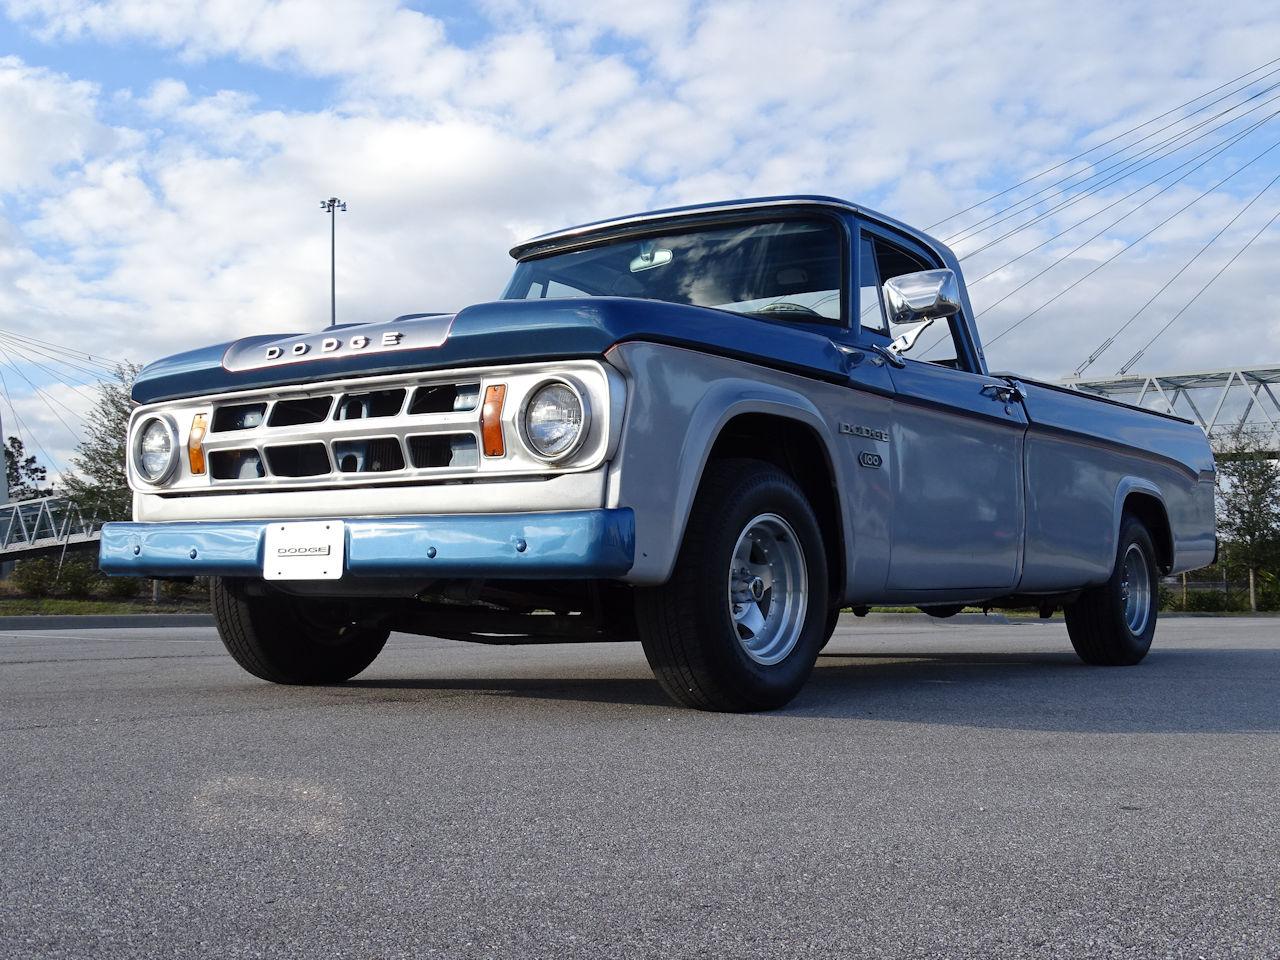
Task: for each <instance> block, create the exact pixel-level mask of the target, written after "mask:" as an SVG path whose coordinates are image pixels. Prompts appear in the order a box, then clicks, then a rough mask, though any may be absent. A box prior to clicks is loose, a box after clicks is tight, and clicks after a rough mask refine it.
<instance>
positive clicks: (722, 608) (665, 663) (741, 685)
mask: <svg viewBox="0 0 1280 960" xmlns="http://www.w3.org/2000/svg"><path fill="white" fill-rule="evenodd" d="M764 515H772V516H776V517H778V518H781V519H782V520H784V521H785V522H786V524H787V525H788V526H789V527H790V530H791V532H793V533H794V542H795V545H796V547H797V548H798V551H797V552H798V554H799V556H802V557H803V562H804V568H805V569H804V574H805V579H806V586H807V589H806V590H805V591H804V595H805V597H806V602H805V604H804V608H803V615H801V613H800V611H795V623H797V624H798V625H799V626H798V636H797V637H796V639H795V643H794V646H793V647H791V648H790V651H789V652H788V653H786V654H785V656H784V657H783V658H782V659H781V660H779V661H778V662H776V663H772V664H763V663H759V662H757V661H756V660H754V659H753V658H752V657H751V656H750V655H748V653H747V651H746V649H745V647H744V642H743V641H740V640H739V629H738V626H737V625H736V624H735V622H734V618H733V614H732V613H731V612H730V609H729V602H728V576H729V571H730V566H731V561H733V558H734V552H735V548H736V546H737V545H738V540H739V537H740V535H742V534H743V533H744V531H745V528H746V527H747V525H748V524H749V523H750V522H751V521H752V520H753V519H756V518H759V517H761V516H764ZM786 539H789V538H786ZM780 542H784V541H783V540H780ZM828 596H829V594H828V592H827V561H826V554H825V552H824V549H823V543H822V534H821V533H820V531H819V529H818V522H817V519H816V518H815V516H814V513H813V508H812V507H811V506H810V505H809V502H808V501H807V500H806V498H805V496H804V493H803V492H801V490H800V488H799V487H798V486H797V485H796V483H795V482H794V481H793V480H792V479H791V478H790V477H789V476H787V475H786V474H785V473H783V472H782V471H780V470H778V469H777V468H776V467H774V466H772V465H770V464H767V463H763V462H760V461H756V460H722V461H713V462H712V463H711V464H709V465H708V467H707V471H706V474H705V475H704V477H703V480H702V485H701V486H700V487H699V489H698V494H697V496H696V497H695V499H694V504H693V508H692V510H691V511H690V515H689V523H688V526H687V528H686V531H685V536H684V542H683V544H682V545H681V548H680V554H679V556H678V557H677V559H676V565H675V570H674V571H673V573H672V576H671V579H670V580H669V581H668V582H667V583H665V584H663V585H662V586H660V587H649V588H645V589H642V590H639V591H637V596H636V624H637V628H638V632H639V634H640V641H641V643H642V645H643V646H644V653H645V657H646V658H647V659H648V661H649V666H650V667H652V668H653V672H654V674H655V676H657V678H658V683H659V684H661V686H662V689H663V690H665V691H666V693H667V694H668V696H670V697H671V698H672V699H673V700H675V701H676V702H677V703H681V704H684V705H685V706H689V707H695V708H697V709H700V710H723V711H743V710H768V709H773V708H775V707H781V706H783V705H784V704H786V703H787V702H789V701H790V700H791V699H792V698H793V697H794V696H795V695H796V693H797V692H798V691H799V690H800V688H801V687H802V686H803V685H804V682H805V681H806V680H807V679H808V678H809V674H810V673H811V672H812V671H813V665H814V662H815V660H816V659H817V656H818V650H819V648H820V647H821V646H822V643H823V641H824V640H825V639H826V633H825V630H826V625H827V618H828V601H827V598H828ZM815 598H821V599H820V600H817V601H816V602H815ZM770 603H772V600H770ZM771 609H772V607H771ZM785 609H786V608H780V610H783V611H785Z"/></svg>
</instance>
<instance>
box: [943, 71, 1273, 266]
mask: <svg viewBox="0 0 1280 960" xmlns="http://www.w3.org/2000/svg"><path fill="white" fill-rule="evenodd" d="M1277 100H1280V94H1277V95H1276V96H1274V97H1272V98H1271V100H1268V101H1266V104H1269V103H1273V102H1275V101H1277ZM1266 104H1259V106H1265V105H1266ZM1250 112H1252V111H1250ZM1277 116H1280V111H1275V112H1273V113H1269V114H1267V115H1266V116H1265V117H1263V118H1262V119H1261V120H1255V121H1254V122H1253V123H1251V124H1249V126H1247V127H1245V128H1244V129H1243V130H1239V131H1237V132H1236V133H1233V134H1231V135H1230V136H1229V137H1227V139H1226V140H1223V141H1222V142H1221V143H1217V144H1215V145H1214V146H1211V147H1209V148H1208V149H1206V150H1201V151H1200V152H1199V153H1197V154H1196V155H1195V156H1193V157H1189V158H1188V159H1186V160H1184V161H1182V163H1179V164H1178V165H1177V166H1174V167H1171V168H1170V169H1168V170H1166V171H1165V172H1164V173H1161V174H1159V175H1157V176H1155V177H1152V178H1151V179H1150V180H1148V181H1147V182H1146V183H1144V184H1142V185H1141V186H1139V187H1138V188H1137V189H1135V190H1131V191H1129V192H1128V193H1126V194H1125V195H1124V196H1122V197H1118V198H1117V199H1115V200H1113V201H1112V202H1111V203H1109V204H1107V205H1106V206H1105V207H1102V208H1101V209H1099V210H1095V211H1094V212H1093V213H1091V214H1089V216H1087V217H1085V218H1083V219H1082V220H1077V221H1076V222H1075V223H1073V224H1072V225H1071V226H1069V227H1067V228H1066V229H1064V230H1060V231H1059V232H1058V233H1056V234H1054V235H1053V236H1051V237H1049V239H1048V240H1045V241H1044V242H1043V243H1040V244H1037V245H1036V246H1034V247H1032V248H1031V249H1030V250H1026V251H1023V252H1022V253H1020V254H1018V256H1016V257H1014V258H1013V259H1012V260H1009V261H1007V262H1006V263H1004V264H1002V265H1001V266H999V267H997V268H996V269H994V270H991V271H989V272H988V273H985V274H983V275H982V276H981V277H979V278H978V279H977V280H973V281H970V284H971V285H972V284H974V283H978V282H980V281H982V280H985V279H987V277H989V276H991V275H992V274H994V273H999V272H1000V271H1001V270H1003V269H1004V268H1005V267H1007V266H1009V265H1010V264H1014V263H1017V262H1018V261H1019V260H1021V259H1022V258H1023V257H1025V256H1026V255H1027V254H1029V253H1032V252H1034V251H1036V250H1038V249H1040V247H1043V246H1045V244H1048V243H1051V242H1052V241H1054V240H1056V239H1057V238H1058V237H1061V236H1063V235H1065V234H1067V233H1070V232H1071V231H1072V230H1074V229H1075V228H1076V227H1078V226H1081V225H1082V224H1085V223H1088V222H1089V221H1090V220H1092V219H1093V218H1094V217H1096V216H1099V215H1100V214H1103V213H1106V212H1107V211H1108V210H1110V209H1111V208H1112V207H1114V206H1116V205H1117V204H1120V203H1123V202H1124V201H1125V200H1128V199H1129V198H1130V197H1133V196H1136V195H1137V194H1139V193H1141V192H1142V191H1143V190H1145V189H1147V187H1150V186H1153V185H1154V184H1157V183H1159V182H1160V181H1161V180H1163V179H1164V178H1165V177H1167V176H1169V175H1170V174H1173V173H1176V172H1178V171H1179V170H1181V169H1182V168H1183V167H1185V166H1187V165H1189V164H1193V163H1195V162H1196V161H1197V160H1199V159H1200V158H1201V157H1205V156H1208V158H1209V159H1208V160H1205V161H1204V163H1199V164H1196V166H1194V167H1192V169H1191V170H1188V171H1187V174H1190V173H1194V172H1195V171H1196V170H1199V169H1200V168H1201V167H1203V166H1205V164H1207V163H1208V162H1209V160H1213V159H1214V158H1215V157H1218V156H1220V155H1221V154H1223V153H1224V152H1226V151H1227V150H1229V149H1230V148H1231V147H1233V146H1235V145H1236V144H1237V143H1239V142H1240V141H1241V140H1243V139H1244V138H1245V137H1247V136H1248V135H1249V134H1251V133H1253V132H1254V131H1255V130H1257V129H1258V128H1259V127H1261V126H1262V125H1263V124H1265V123H1267V122H1268V121H1270V120H1274V119H1275V118H1276V117H1277ZM1236 119H1239V118H1238V117H1237V118H1236ZM1230 122H1231V121H1228V123H1230ZM1222 126H1227V124H1223V125H1222ZM1216 129H1221V128H1216ZM1210 132H1212V131H1210ZM1205 135H1206V136H1207V135H1208V134H1205ZM1199 139H1201V138H1200V137H1197V138H1196V140H1199ZM1194 142H1195V140H1192V141H1188V142H1187V143H1185V144H1183V145H1182V146H1181V147H1178V148H1177V149H1176V150H1173V151H1171V152H1170V153H1169V154H1166V155H1165V156H1164V157H1157V158H1155V159H1153V160H1150V161H1148V162H1147V163H1144V164H1142V165H1141V166H1139V167H1137V168H1136V169H1133V170H1130V171H1128V172H1126V173H1123V174H1120V175H1118V176H1116V177H1115V178H1114V179H1112V180H1109V181H1107V182H1105V183H1102V184H1098V185H1096V186H1094V187H1092V188H1091V189H1089V190H1086V191H1085V192H1083V193H1080V194H1077V195H1075V196H1074V197H1072V198H1071V199H1069V200H1064V201H1063V202H1062V203H1060V204H1058V205H1057V206H1054V207H1050V208H1049V209H1048V210H1046V211H1044V212H1043V213H1041V214H1039V215H1037V216H1036V217H1034V218H1032V219H1031V220H1028V221H1026V222H1025V223H1022V224H1019V225H1018V226H1017V227H1015V228H1014V229H1012V230H1010V231H1009V232H1008V233H1005V234H1003V235H1001V236H999V237H996V238H995V239H994V240H991V241H989V242H988V243H986V244H984V245H982V246H981V247H978V248H977V249H976V250H970V251H969V252H968V253H966V254H964V256H962V257H960V258H959V259H960V260H962V261H963V260H968V259H969V258H971V257H976V256H977V255H978V254H980V253H984V252H986V251H987V250H989V249H991V248H992V247H993V246H995V245H996V244H998V243H1000V242H1002V241H1004V240H1007V239H1009V238H1010V237H1012V236H1014V235H1015V234H1017V233H1021V232H1022V231H1023V230H1027V229H1029V228H1031V227H1033V226H1035V225H1036V224H1038V223H1041V222H1043V221H1044V220H1047V219H1048V218H1049V217H1051V216H1052V215H1053V214H1055V213H1058V212H1059V211H1061V210H1064V209H1066V208H1067V207H1070V206H1074V205H1075V204H1077V203H1079V202H1080V201H1081V200H1085V199H1087V198H1089V197H1091V196H1094V195H1095V194H1097V193H1100V192H1101V191H1103V190H1105V189H1106V188H1107V187H1110V186H1112V185H1114V184H1115V183H1118V182H1119V181H1120V180H1123V179H1125V178H1127V177H1129V176H1131V175H1132V174H1134V173H1137V172H1138V170H1142V169H1145V168H1146V167H1149V166H1151V165H1152V164H1154V163H1158V162H1159V161H1160V160H1163V159H1166V158H1167V157H1168V156H1171V155H1172V154H1173V153H1177V152H1178V151H1179V150H1185V149H1186V148H1187V147H1189V146H1191V144H1192V143H1194ZM1187 174H1183V176H1181V177H1179V178H1178V179H1177V180H1175V181H1174V183H1178V182H1179V181H1181V180H1184V179H1186V176H1187ZM1165 189H1167V187H1166V188H1165ZM1160 192H1163V190H1162V191H1160ZM1156 196H1159V194H1158V193H1157V194H1156ZM1135 209H1137V208H1135Z"/></svg>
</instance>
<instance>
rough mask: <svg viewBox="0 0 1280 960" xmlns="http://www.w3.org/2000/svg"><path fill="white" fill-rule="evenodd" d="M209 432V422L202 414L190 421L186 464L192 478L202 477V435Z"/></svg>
mask: <svg viewBox="0 0 1280 960" xmlns="http://www.w3.org/2000/svg"><path fill="white" fill-rule="evenodd" d="M208 432H209V421H208V420H206V419H205V416H204V414H203V413H197V414H196V415H195V417H193V418H192V420H191V432H190V433H188V434H187V463H189V464H190V465H191V475H192V476H193V477H202V476H204V435H205V434H206V433H208Z"/></svg>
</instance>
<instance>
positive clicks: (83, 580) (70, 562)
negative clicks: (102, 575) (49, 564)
mask: <svg viewBox="0 0 1280 960" xmlns="http://www.w3.org/2000/svg"><path fill="white" fill-rule="evenodd" d="M98 577H99V573H98V567H97V564H95V563H94V562H93V561H92V560H90V559H88V558H87V557H67V558H66V559H65V560H63V561H62V569H61V570H58V571H57V578H58V589H59V591H60V592H61V593H64V594H66V595H67V596H68V597H87V596H89V594H90V592H91V591H92V589H93V585H94V584H95V583H96V582H97V580H98Z"/></svg>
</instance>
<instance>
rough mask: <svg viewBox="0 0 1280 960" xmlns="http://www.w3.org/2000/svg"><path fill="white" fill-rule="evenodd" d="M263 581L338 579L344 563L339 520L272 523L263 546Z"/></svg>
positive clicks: (343, 535) (343, 541)
mask: <svg viewBox="0 0 1280 960" xmlns="http://www.w3.org/2000/svg"><path fill="white" fill-rule="evenodd" d="M263 546H264V549H263V556H262V576H263V579H265V580H338V579H340V578H341V577H342V570H343V567H344V566H345V563H344V560H345V547H346V537H345V526H344V524H343V522H342V521H341V520H308V521H306V522H303V523H272V524H268V526H267V535H266V542H265V544H264V545H263Z"/></svg>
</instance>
